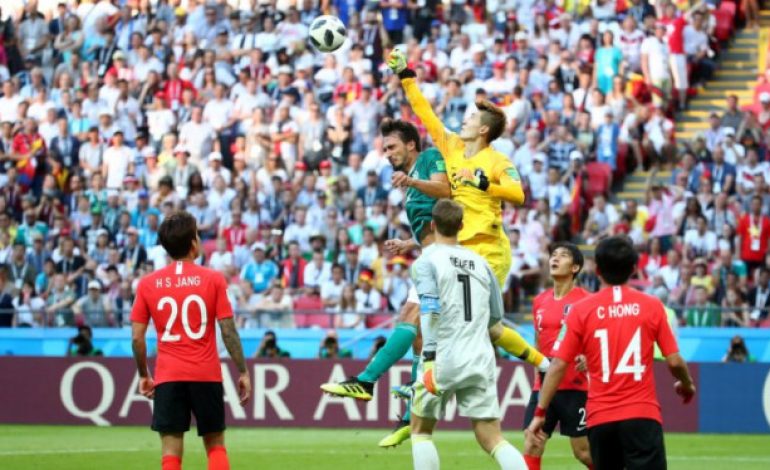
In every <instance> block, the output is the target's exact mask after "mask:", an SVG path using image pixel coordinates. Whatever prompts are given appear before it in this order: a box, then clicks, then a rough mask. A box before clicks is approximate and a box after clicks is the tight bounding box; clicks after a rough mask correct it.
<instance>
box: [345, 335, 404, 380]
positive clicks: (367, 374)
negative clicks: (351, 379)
mask: <svg viewBox="0 0 770 470" xmlns="http://www.w3.org/2000/svg"><path fill="white" fill-rule="evenodd" d="M416 337H417V327H416V326H415V325H412V324H410V323H399V324H398V325H396V328H395V329H394V330H393V334H392V335H390V338H388V341H387V342H386V343H385V346H383V347H382V349H380V350H379V352H378V353H377V354H376V355H375V356H374V358H373V359H372V360H371V361H370V362H369V364H368V365H367V366H366V369H364V371H363V372H361V373H360V374H359V375H358V380H361V381H363V382H376V381H377V379H379V378H380V376H381V375H382V374H384V373H385V371H387V370H388V369H390V367H391V366H392V365H393V364H395V363H396V362H398V361H399V359H401V358H402V357H404V354H406V353H407V352H408V351H409V348H410V347H412V343H413V342H414V339H415V338H416Z"/></svg>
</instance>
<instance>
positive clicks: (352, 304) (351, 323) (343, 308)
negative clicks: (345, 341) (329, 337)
mask: <svg viewBox="0 0 770 470" xmlns="http://www.w3.org/2000/svg"><path fill="white" fill-rule="evenodd" d="M357 304H358V301H357V300H356V286H355V285H354V284H346V285H345V286H344V287H343V288H342V293H341V294H340V299H339V304H338V305H337V307H336V309H335V313H336V315H335V316H334V327H335V328H345V329H350V328H352V329H362V328H364V325H365V323H364V316H363V315H362V314H360V313H358V310H357V308H358V305H357Z"/></svg>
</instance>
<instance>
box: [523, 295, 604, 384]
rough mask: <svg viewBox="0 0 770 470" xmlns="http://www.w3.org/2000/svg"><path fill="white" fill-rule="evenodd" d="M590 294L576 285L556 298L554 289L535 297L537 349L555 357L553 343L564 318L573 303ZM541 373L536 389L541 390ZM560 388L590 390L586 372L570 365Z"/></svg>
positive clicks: (537, 378) (536, 379)
mask: <svg viewBox="0 0 770 470" xmlns="http://www.w3.org/2000/svg"><path fill="white" fill-rule="evenodd" d="M588 295H590V294H589V293H588V292H587V291H585V290H583V289H581V288H580V287H575V288H574V289H572V290H571V291H569V293H567V295H566V296H564V297H563V298H561V299H559V300H556V299H555V298H554V297H553V289H548V290H547V291H545V292H543V293H542V294H540V295H538V296H537V297H535V300H534V301H533V302H532V311H533V312H535V331H536V333H537V349H538V351H540V352H541V353H543V354H545V355H546V356H547V357H553V354H554V351H553V344H554V343H555V342H556V339H557V338H558V337H559V332H560V331H561V329H562V325H563V324H564V320H566V319H567V315H568V314H569V313H570V311H571V309H572V305H573V304H575V303H576V302H577V301H579V300H580V299H582V298H584V297H586V296H588ZM541 385H542V384H541V382H540V374H535V390H540V386H541ZM559 390H582V391H586V390H588V380H587V378H586V374H585V373H583V372H578V371H576V370H575V368H574V367H572V366H570V367H569V368H568V369H567V373H566V375H565V376H564V379H562V381H561V384H560V385H559Z"/></svg>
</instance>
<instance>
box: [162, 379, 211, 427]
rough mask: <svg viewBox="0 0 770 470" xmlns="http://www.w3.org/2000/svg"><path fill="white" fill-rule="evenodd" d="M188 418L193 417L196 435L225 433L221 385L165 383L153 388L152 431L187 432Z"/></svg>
mask: <svg viewBox="0 0 770 470" xmlns="http://www.w3.org/2000/svg"><path fill="white" fill-rule="evenodd" d="M192 415H195V423H196V426H197V427H198V435H199V436H203V435H204V434H209V433H212V432H222V431H224V430H225V400H224V389H223V388H222V383H221V382H165V383H162V384H160V385H158V386H156V387H155V398H154V399H153V413H152V430H153V431H157V432H159V433H181V432H187V431H189V430H190V418H191V416H192Z"/></svg>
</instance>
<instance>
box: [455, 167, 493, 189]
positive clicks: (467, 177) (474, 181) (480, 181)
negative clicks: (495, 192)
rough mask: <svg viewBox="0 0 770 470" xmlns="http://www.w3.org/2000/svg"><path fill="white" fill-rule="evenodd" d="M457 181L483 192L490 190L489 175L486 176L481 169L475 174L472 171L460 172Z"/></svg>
mask: <svg viewBox="0 0 770 470" xmlns="http://www.w3.org/2000/svg"><path fill="white" fill-rule="evenodd" d="M455 179H456V180H457V181H458V182H459V183H460V184H462V185H464V186H473V187H474V188H476V189H479V190H481V191H486V190H487V189H489V178H487V175H485V174H484V170H482V169H481V168H479V169H477V170H476V171H475V172H473V174H471V173H470V171H467V172H463V173H460V172H458V174H457V177H456V178H455Z"/></svg>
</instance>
